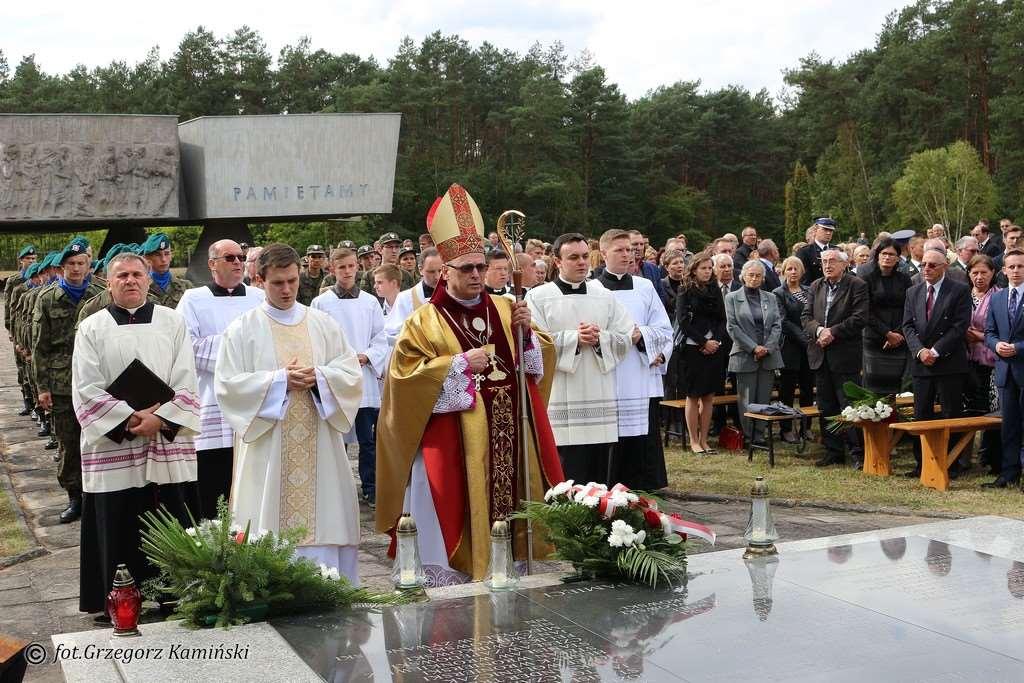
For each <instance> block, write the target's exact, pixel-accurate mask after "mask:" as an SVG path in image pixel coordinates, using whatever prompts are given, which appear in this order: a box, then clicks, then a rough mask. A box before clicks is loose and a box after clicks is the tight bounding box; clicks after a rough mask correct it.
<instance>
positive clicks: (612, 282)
mask: <svg viewBox="0 0 1024 683" xmlns="http://www.w3.org/2000/svg"><path fill="white" fill-rule="evenodd" d="M598 280H600V282H601V284H602V285H604V287H605V289H608V290H611V291H613V292H617V291H620V290H627V289H633V276H632V275H630V274H629V273H624V274H622V275H619V274H618V273H613V272H611V271H609V270H608V269H607V268H606V269H605V271H604V272H603V273H601V277H599V278H598Z"/></svg>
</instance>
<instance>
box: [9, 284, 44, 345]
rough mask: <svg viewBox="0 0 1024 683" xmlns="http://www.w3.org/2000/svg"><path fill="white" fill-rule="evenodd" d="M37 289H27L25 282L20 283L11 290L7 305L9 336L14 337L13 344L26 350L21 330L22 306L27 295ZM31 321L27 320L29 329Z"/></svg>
mask: <svg viewBox="0 0 1024 683" xmlns="http://www.w3.org/2000/svg"><path fill="white" fill-rule="evenodd" d="M37 289H39V288H38V287H29V286H28V283H27V282H22V283H21V284H20V285H18V286H17V287H15V288H14V289H13V290H11V297H10V300H9V303H10V305H11V328H10V329H11V336H12V337H14V343H15V344H17V345H19V346H22V347H24V348H26V349H27V348H28V345H27V344H26V343H25V338H24V336H23V330H24V327H25V315H24V310H25V309H24V306H25V299H27V298H28V296H29V294H31V293H32V292H34V291H36V290H37ZM31 322H32V321H31V319H30V320H29V323H30V324H29V327H31V326H32V325H31Z"/></svg>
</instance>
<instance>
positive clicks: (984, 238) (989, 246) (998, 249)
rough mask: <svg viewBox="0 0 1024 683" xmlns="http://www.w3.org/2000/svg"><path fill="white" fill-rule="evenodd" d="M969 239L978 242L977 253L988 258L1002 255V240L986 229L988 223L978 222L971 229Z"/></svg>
mask: <svg viewBox="0 0 1024 683" xmlns="http://www.w3.org/2000/svg"><path fill="white" fill-rule="evenodd" d="M971 237H973V238H974V239H976V240H978V249H979V253H981V254H985V255H986V256H989V257H990V258H995V257H996V256H999V255H1000V254H1002V253H1003V238H1002V237H1001V236H1000V237H996V236H995V235H993V234H992V233H991V232H990V231H989V228H988V223H987V222H985V221H980V222H979V223H978V224H977V225H975V226H974V227H973V228H971Z"/></svg>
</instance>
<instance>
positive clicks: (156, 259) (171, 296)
mask: <svg viewBox="0 0 1024 683" xmlns="http://www.w3.org/2000/svg"><path fill="white" fill-rule="evenodd" d="M139 256H141V257H142V258H144V259H146V263H148V264H149V280H150V282H149V293H150V294H151V295H152V296H151V297H149V300H150V301H154V302H156V303H158V304H160V305H161V306H167V307H168V308H177V307H178V302H179V301H181V295H182V294H184V293H185V291H186V290H188V289H192V283H191V282H189V281H188V280H186V279H185V278H181V277H178V276H176V275H174V274H173V273H171V259H172V258H174V252H173V251H172V250H171V240H170V238H169V237H167V235H166V234H165V233H162V232H158V233H154V234H152V235H150V236H149V239H147V240H146V241H145V242H143V243H142V246H141V247H140V248H139Z"/></svg>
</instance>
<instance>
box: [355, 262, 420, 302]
mask: <svg viewBox="0 0 1024 683" xmlns="http://www.w3.org/2000/svg"><path fill="white" fill-rule="evenodd" d="M398 272H399V273H401V274H402V284H401V285H400V287H399V289H402V290H405V289H412V288H413V287H414V286H415V285H416V280H413V279H412V275H410V274H409V273H408V272H407V271H404V270H402V269H401V268H399V269H398ZM359 288H360V289H361V290H363V291H364V292H366V293H367V294H372V295H373V296H377V291H376V290H375V289H374V288H373V270H367V271H364V272H363V273H362V282H361V283H360V285H359Z"/></svg>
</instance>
